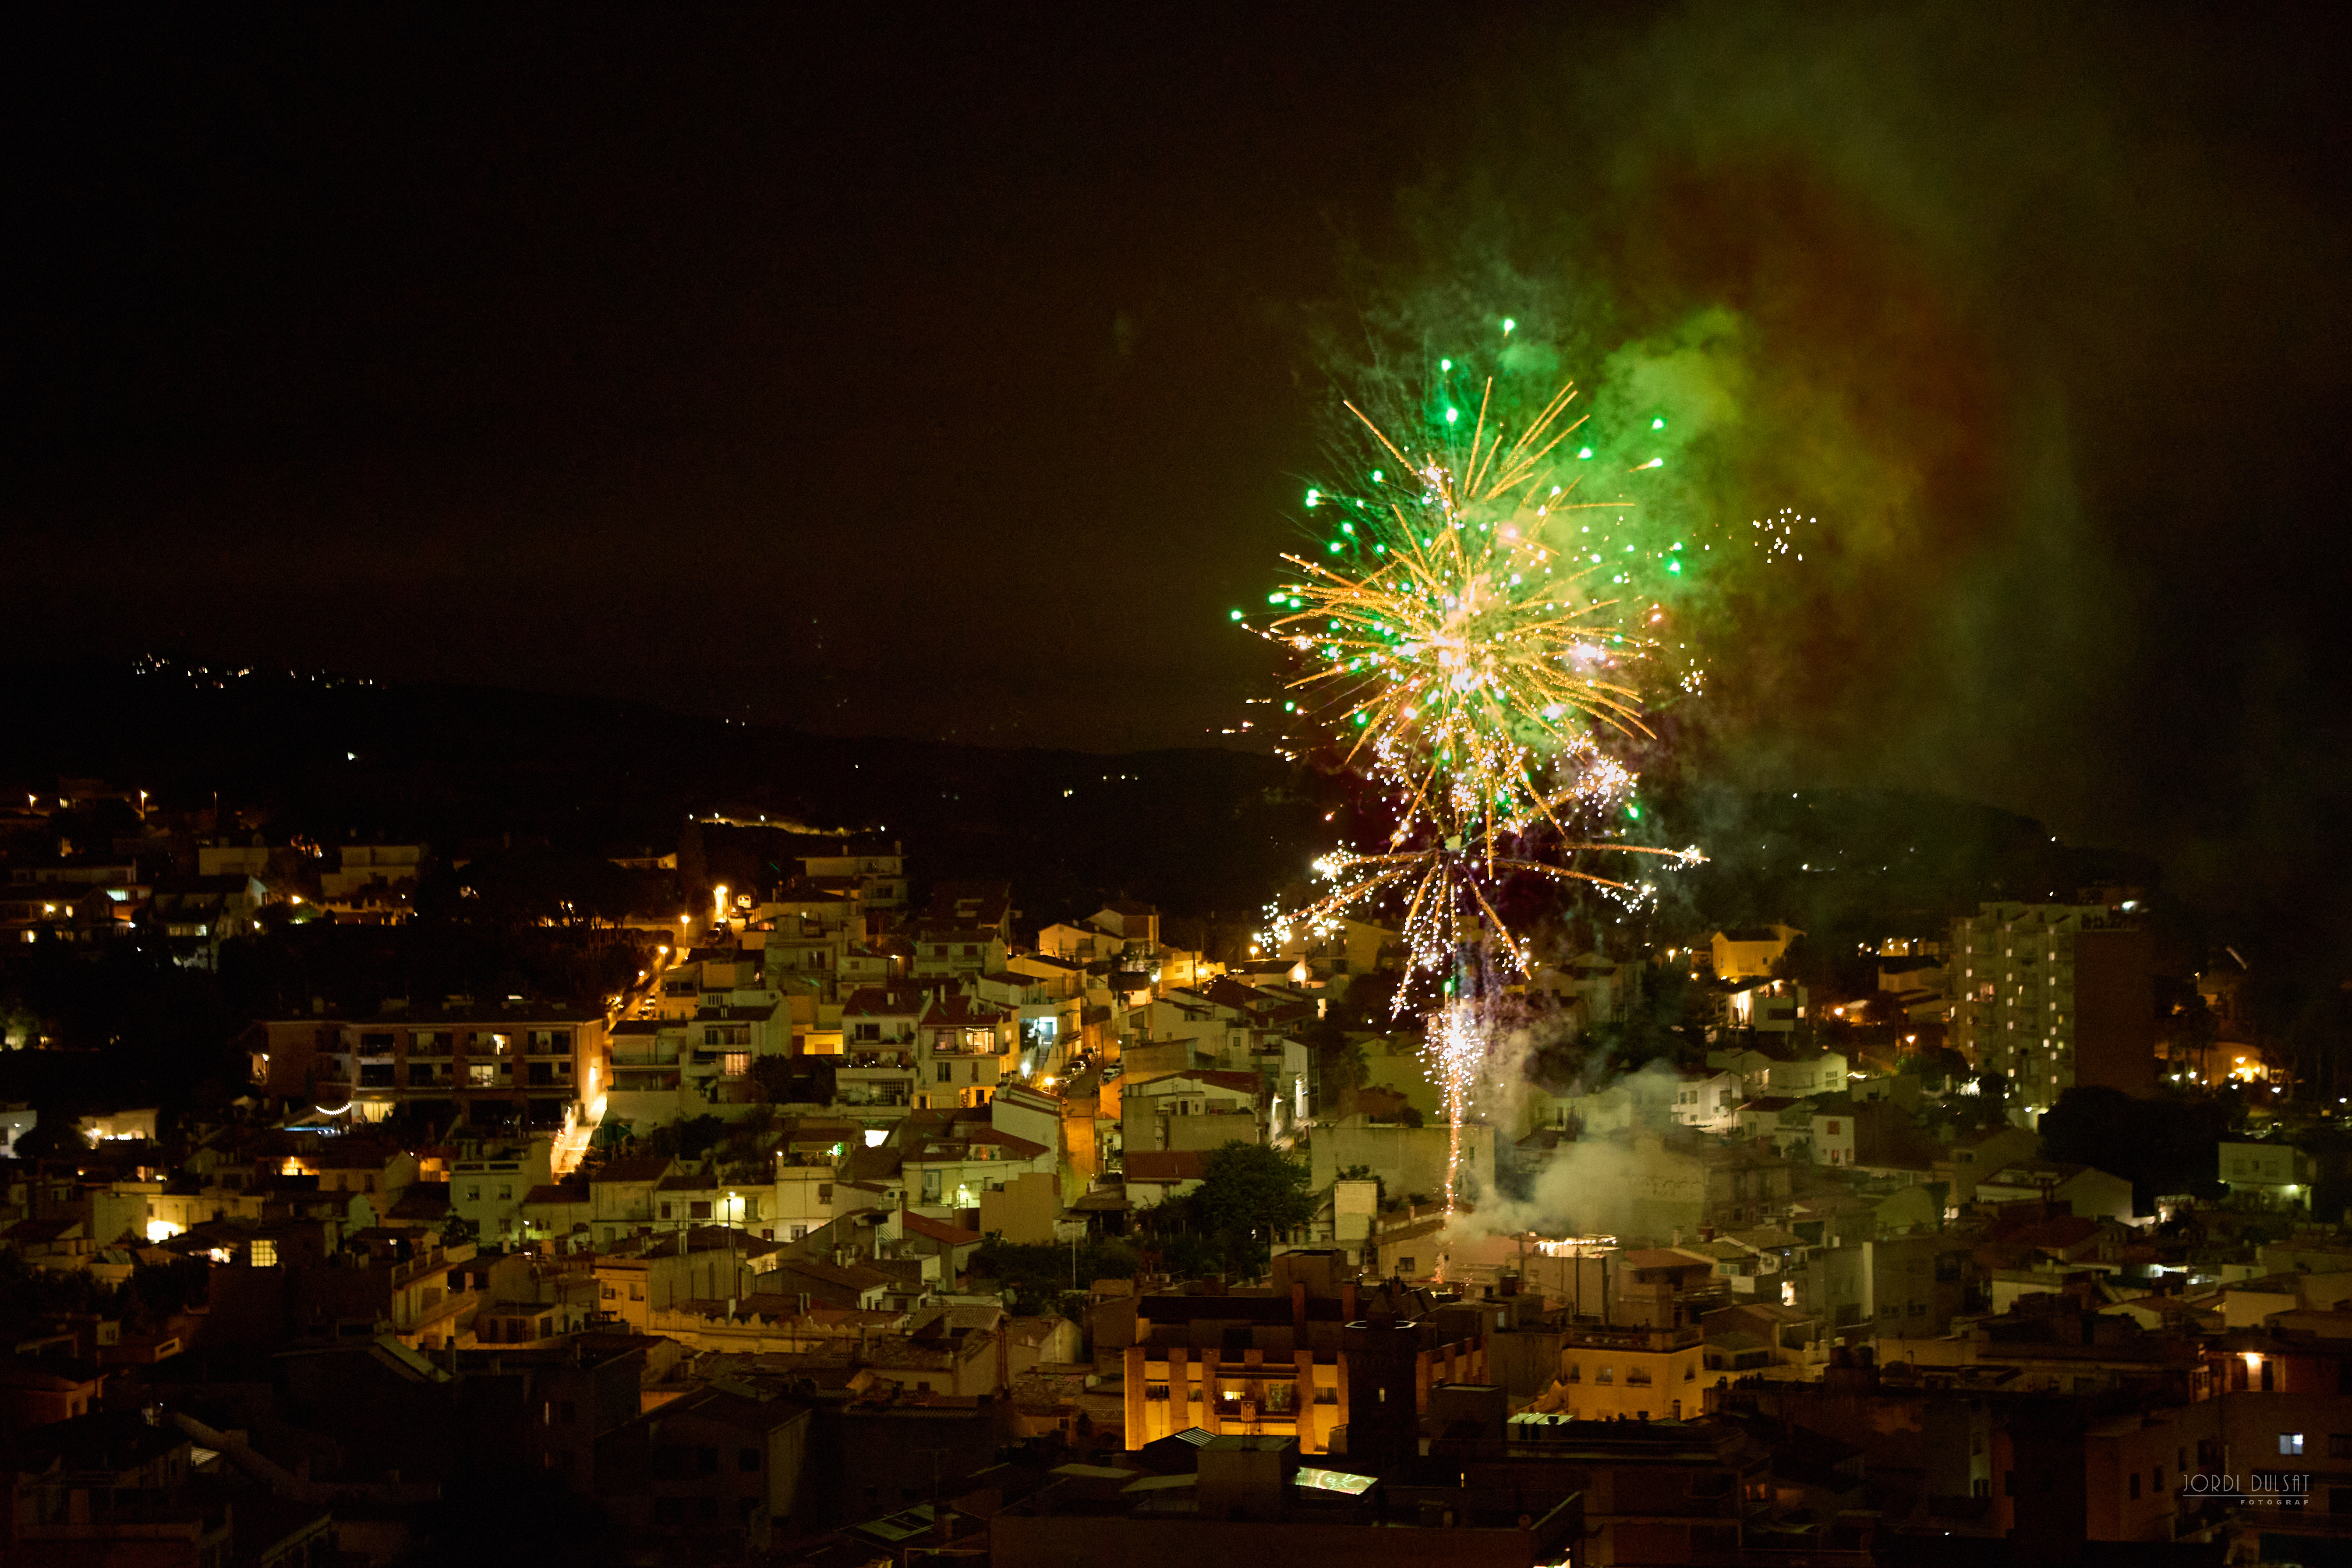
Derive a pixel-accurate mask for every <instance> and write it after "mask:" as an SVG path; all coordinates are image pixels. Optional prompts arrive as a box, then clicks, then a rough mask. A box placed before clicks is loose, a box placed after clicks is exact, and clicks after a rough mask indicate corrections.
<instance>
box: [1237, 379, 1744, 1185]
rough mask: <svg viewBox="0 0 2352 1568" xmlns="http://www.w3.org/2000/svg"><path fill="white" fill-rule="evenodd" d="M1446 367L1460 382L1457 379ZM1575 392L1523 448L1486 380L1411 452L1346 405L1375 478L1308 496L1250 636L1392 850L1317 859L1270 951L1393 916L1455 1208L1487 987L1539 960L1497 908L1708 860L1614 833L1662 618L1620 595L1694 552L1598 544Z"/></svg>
mask: <svg viewBox="0 0 2352 1568" xmlns="http://www.w3.org/2000/svg"><path fill="white" fill-rule="evenodd" d="M1441 368H1442V369H1443V370H1444V371H1447V372H1449V373H1450V372H1451V371H1453V369H1454V362H1453V361H1451V360H1447V361H1442V365H1441ZM1575 395H1576V394H1575V389H1574V388H1573V386H1572V385H1571V386H1563V387H1561V388H1560V389H1559V392H1556V393H1555V394H1554V395H1553V396H1552V397H1551V399H1550V400H1549V402H1546V403H1544V404H1543V406H1542V407H1541V408H1540V409H1539V410H1538V411H1537V412H1536V413H1535V414H1534V415H1533V417H1531V418H1529V419H1528V420H1527V421H1525V422H1524V423H1523V424H1522V425H1521V426H1520V428H1518V429H1517V431H1516V432H1513V431H1511V430H1509V429H1507V428H1506V423H1505V422H1504V421H1503V420H1501V419H1499V418H1497V417H1496V413H1495V410H1494V382H1492V380H1488V381H1487V382H1486V383H1485V386H1484V388H1483V390H1482V392H1481V394H1480V396H1479V398H1478V402H1477V407H1476V409H1475V413H1468V414H1466V415H1465V408H1464V407H1463V404H1464V403H1465V402H1467V401H1468V400H1467V399H1466V398H1464V399H1462V400H1460V401H1459V402H1457V401H1455V399H1454V397H1453V396H1452V395H1451V394H1450V393H1447V394H1442V395H1439V396H1437V397H1436V398H1434V399H1433V402H1432V403H1431V406H1430V414H1429V420H1428V429H1429V432H1430V440H1429V441H1428V442H1426V443H1424V444H1421V445H1420V446H1419V448H1418V449H1413V447H1412V444H1409V443H1407V442H1404V441H1401V440H1399V439H1397V438H1396V437H1394V436H1392V435H1391V434H1390V433H1389V432H1388V431H1385V430H1383V429H1382V428H1381V426H1380V425H1378V424H1377V423H1374V422H1373V421H1372V420H1371V419H1370V418H1369V417H1368V416H1367V415H1365V414H1364V413H1363V412H1362V411H1361V410H1360V409H1359V408H1357V407H1356V406H1355V405H1354V404H1353V403H1349V404H1348V405H1347V406H1348V410H1349V413H1351V414H1353V415H1354V416H1355V418H1356V420H1357V421H1358V422H1359V423H1360V424H1361V426H1362V428H1363V430H1364V431H1365V432H1366V433H1368V434H1369V436H1370V443H1371V444H1372V446H1373V448H1374V455H1373V461H1374V462H1375V463H1377V466H1373V465H1370V464H1368V465H1367V471H1368V472H1369V474H1370V485H1369V486H1366V487H1364V488H1363V489H1362V492H1361V493H1360V494H1358V493H1352V492H1350V491H1349V490H1348V489H1346V488H1344V487H1341V486H1317V487H1316V488H1314V489H1312V490H1309V491H1308V492H1307V497H1306V504H1307V507H1308V508H1309V509H1311V510H1313V511H1314V512H1315V513H1316V514H1317V515H1318V518H1319V519H1326V520H1327V521H1326V525H1325V528H1324V537H1323V540H1322V544H1321V548H1320V549H1318V550H1316V551H1311V552H1301V553H1297V554H1289V555H1286V556H1284V557H1283V558H1282V559H1283V560H1284V562H1285V563H1286V565H1287V566H1288V567H1290V568H1291V569H1292V570H1293V576H1292V579H1291V580H1289V581H1286V582H1285V583H1282V584H1281V585H1280V586H1278V587H1276V589H1275V590H1274V591H1272V592H1270V593H1269V594H1268V595H1267V596H1266V604H1267V608H1268V609H1269V611H1271V612H1272V618H1271V619H1270V620H1269V621H1268V622H1266V623H1265V625H1263V626H1262V627H1253V630H1255V631H1257V632H1259V634H1260V635H1262V636H1265V638H1267V639H1268V640H1269V641H1271V642H1274V643H1277V644H1279V645H1281V646H1283V647H1285V648H1286V650H1287V652H1288V653H1290V654H1291V655H1293V657H1294V658H1295V660H1296V661H1297V664H1300V665H1302V666H1304V669H1303V673H1301V674H1297V676H1296V678H1294V679H1293V680H1292V681H1291V682H1290V690H1291V692H1292V693H1293V694H1294V695H1292V696H1290V697H1289V698H1287V699H1286V701H1285V702H1284V705H1283V706H1284V711H1285V712H1286V713H1291V714H1294V715H1296V716H1297V717H1299V718H1302V719H1312V720H1314V721H1317V722H1318V723H1319V724H1320V725H1321V726H1322V727H1324V729H1325V730H1326V731H1328V733H1329V734H1330V735H1331V736H1332V737H1334V738H1335V740H1336V741H1337V742H1338V743H1339V745H1340V746H1341V747H1343V748H1344V753H1345V757H1346V760H1347V762H1348V764H1349V766H1350V767H1353V768H1357V769H1359V770H1360V771H1361V772H1362V773H1364V774H1365V775H1366V776H1368V777H1369V778H1370V779H1372V780H1373V781H1374V782H1375V783H1376V784H1378V785H1379V786H1381V789H1383V790H1384V791H1385V792H1387V793H1388V794H1389V795H1390V796H1391V799H1392V800H1394V802H1395V804H1396V806H1397V813H1396V821H1395V825H1394V827H1393V829H1392V830H1391V831H1390V832H1389V833H1388V835H1387V838H1386V841H1385V842H1383V843H1381V844H1380V845H1379V847H1378V848H1376V849H1372V850H1369V851H1366V852H1358V851H1355V850H1337V851H1334V852H1331V853H1329V854H1327V855H1325V856H1324V857H1323V858H1322V859H1320V860H1318V862H1316V864H1315V868H1314V869H1315V873H1316V874H1317V876H1318V878H1319V879H1320V881H1321V882H1322V883H1323V890H1322V893H1321V894H1320V896H1318V897H1316V898H1315V899H1313V900H1312V902H1310V903H1309V904H1307V906H1306V907H1304V908H1299V909H1294V910H1290V911H1286V912H1285V911H1269V912H1268V914H1269V915H1270V917H1271V918H1270V923H1269V929H1268V930H1266V931H1265V933H1263V934H1262V936H1261V940H1262V941H1264V942H1266V943H1270V944H1273V945H1275V946H1276V950H1279V949H1280V947H1281V946H1285V945H1287V944H1288V943H1290V942H1291V941H1292V940H1294V939H1296V938H1310V939H1311V938H1314V937H1318V936H1330V935H1332V934H1334V933H1336V932H1337V931H1338V930H1339V926H1340V923H1341V922H1342V921H1343V920H1344V919H1345V918H1346V917H1347V916H1348V915H1349V914H1350V913H1351V912H1355V911H1362V910H1368V909H1370V908H1373V907H1377V906H1380V905H1382V904H1397V903H1401V904H1402V906H1403V909H1404V917H1403V926H1402V937H1403V946H1404V951H1405V954H1406V974H1405V982H1404V986H1403V987H1402V988H1400V990H1399V992H1398V998H1397V1005H1398V1006H1399V1008H1400V1009H1402V1006H1403V1004H1404V998H1405V995H1406V993H1407V991H1408V990H1410V989H1411V988H1412V984H1413V982H1414V980H1415V979H1416V978H1417V977H1423V976H1426V977H1430V978H1432V979H1433V980H1434V981H1436V982H1438V985H1439V988H1440V994H1441V995H1442V997H1443V998H1444V999H1443V1000H1442V1001H1441V1002H1440V1003H1439V1005H1438V1007H1437V1009H1436V1010H1435V1011H1434V1012H1433V1013H1432V1014H1431V1015H1430V1017H1429V1019H1428V1035H1427V1040H1428V1044H1427V1048H1426V1049H1427V1053H1428V1057H1429V1060H1430V1063H1431V1067H1432V1071H1433V1075H1434V1076H1435V1077H1436V1079H1437V1080H1438V1082H1439V1083H1440V1085H1441V1087H1442V1089H1443V1092H1444V1101H1445V1114H1446V1121H1447V1125H1448V1128H1449V1134H1448V1155H1447V1162H1446V1186H1445V1197H1446V1207H1447V1209H1448V1211H1449V1212H1452V1211H1453V1210H1454V1208H1455V1207H1456V1205H1457V1202H1458V1200H1459V1198H1460V1197H1461V1194H1460V1193H1459V1190H1458V1177H1459V1175H1460V1162H1461V1151H1462V1128H1463V1124H1464V1122H1465V1119H1466V1118H1467V1117H1468V1116H1469V1115H1470V1113H1471V1111H1472V1108H1473V1102H1474V1099H1475V1088H1476V1085H1477V1083H1478V1082H1479V1080H1480V1077H1481V1075H1482V1074H1483V1073H1484V1071H1486V1064H1487V1057H1488V1054H1489V1051H1490V1049H1491V1042H1492V1040H1493V1037H1494V1030H1493V1028H1492V1027H1491V1022H1490V1020H1488V1019H1486V1005H1485V1003H1484V1002H1483V1000H1482V997H1483V994H1484V993H1485V992H1486V990H1487V989H1488V985H1487V981H1488V978H1489V977H1490V976H1491V977H1500V976H1502V975H1505V974H1508V973H1515V972H1516V973H1524V972H1525V971H1526V970H1527V969H1528V968H1529V967H1531V965H1532V963H1533V961H1534V953H1533V951H1532V949H1531V948H1530V947H1529V946H1528V945H1527V944H1526V943H1525V942H1524V941H1523V940H1522V939H1521V938H1520V937H1519V936H1517V935H1515V934H1514V933H1513V932H1512V931H1511V929H1510V927H1509V926H1508V925H1507V924H1506V922H1505V921H1504V919H1503V917H1502V915H1500V914H1499V913H1498V911H1497V910H1496V889H1497V888H1498V887H1499V885H1500V883H1502V882H1504V881H1506V880H1507V879H1511V878H1515V877H1534V878H1540V879H1545V880H1549V881H1551V882H1554V883H1562V884H1571V883H1572V884H1580V885H1583V886H1587V887H1591V888H1595V889H1598V890H1600V891H1601V892H1603V893H1605V894H1609V895H1611V896H1612V897H1615V898H1617V899H1619V900H1621V901H1622V902H1623V903H1624V904H1627V905H1629V906H1633V907H1638V906H1640V905H1642V904H1645V903H1647V902H1648V901H1650V900H1651V899H1653V898H1654V896H1655V891H1656V890H1655V887H1654V884H1653V883H1646V882H1640V881H1635V880H1633V879H1631V878H1630V877H1625V876H1611V875H1603V874H1601V873H1599V872H1596V871H1591V870H1587V869H1584V868H1583V867H1582V866H1581V865H1580V864H1578V863H1576V859H1577V857H1578V856H1579V855H1580V853H1582V852H1606V853H1611V854H1622V855H1633V856H1647V857H1655V858H1664V859H1667V860H1671V861H1673V862H1675V863H1677V864H1688V863H1692V862H1696V861H1697V860H1699V859H1701V858H1702V857H1701V856H1700V854H1699V852H1698V851H1697V849H1696V847H1695V846H1694V847H1691V848H1687V849H1682V850H1672V849H1660V848H1652V847H1647V846H1643V845H1637V844H1633V843H1627V842H1624V841H1622V839H1621V838H1620V837H1619V834H1620V833H1622V831H1624V824H1627V823H1632V822H1638V821H1640V820H1641V810H1640V808H1639V807H1638V805H1636V804H1635V787H1636V784H1637V782H1638V780H1637V779H1636V776H1635V775H1634V773H1633V771H1632V770H1631V769H1630V768H1627V767H1626V766H1625V765H1624V764H1623V763H1622V762H1621V761H1620V760H1618V759H1617V758H1615V757H1613V756H1612V755H1610V754H1609V752H1608V751H1607V750H1606V749H1604V746H1605V744H1607V743H1610V742H1627V741H1636V740H1641V739H1646V738H1648V737H1650V730H1649V728H1648V727H1647V726H1646V725H1645V724H1644V723H1643V698H1642V693H1641V687H1640V685H1639V682H1638V679H1637V677H1638V675H1639V674H1640V672H1641V668H1642V664H1643V661H1644V660H1645V659H1646V658H1648V657H1649V656H1650V655H1651V654H1653V653H1654V652H1656V651H1657V650H1658V648H1659V646H1660V644H1659V643H1658V641H1657V639H1658V637H1659V635H1660V634H1661V632H1662V629H1663V628H1664V623H1665V622H1666V620H1667V613H1668V612H1667V605H1666V603H1665V602H1664V601H1662V600H1660V599H1657V598H1653V597H1650V596H1647V595H1644V594H1643V592H1642V591H1640V589H1639V587H1638V585H1636V586H1635V587H1633V588H1628V586H1627V584H1628V581H1629V576H1630V575H1631V573H1632V572H1633V569H1634V568H1635V566H1636V565H1637V563H1646V564H1649V565H1652V566H1654V567H1655V568H1656V569H1658V570H1663V571H1664V572H1665V573H1667V574H1669V576H1670V577H1671V578H1679V576H1680V574H1681V572H1682V570H1683V556H1682V551H1683V545H1682V543H1681V542H1680V541H1676V542H1675V544H1674V545H1673V547H1672V549H1670V550H1659V551H1656V552H1654V555H1653V556H1652V557H1647V558H1644V557H1643V556H1641V553H1640V552H1639V551H1638V550H1637V549H1636V547H1635V546H1634V545H1633V544H1630V543H1624V544H1614V543H1612V538H1611V537H1610V535H1609V532H1608V529H1607V528H1605V527H1604V528H1603V532H1602V536H1601V538H1595V537H1594V535H1593V522H1594V521H1595V520H1602V521H1603V522H1604V523H1605V520H1606V519H1607V518H1608V517H1610V516H1612V515H1613V514H1615V513H1617V512H1620V511H1622V508H1623V507H1625V506H1627V505H1628V503H1624V502H1616V501H1600V502H1586V501H1582V500H1580V499H1579V498H1578V497H1577V488H1578V483H1579V479H1580V476H1582V475H1585V474H1589V473H1591V468H1590V467H1589V466H1584V465H1589V464H1590V461H1591V457H1592V454H1593V448H1592V447H1591V446H1589V445H1575V446H1571V445H1570V444H1569V442H1570V436H1571V435H1572V434H1574V433H1575V432H1576V431H1577V430H1578V429H1579V428H1580V426H1581V425H1582V423H1584V422H1583V420H1582V419H1580V418H1573V419H1572V418H1571V417H1570V405H1571V403H1572V402H1573V400H1574V398H1575ZM1652 426H1653V428H1654V429H1663V428H1664V420H1663V419H1657V420H1654V421H1652ZM1465 430H1466V435H1467V438H1466V440H1465ZM1662 464H1663V459H1658V458H1653V459H1651V460H1649V461H1646V462H1643V463H1639V464H1635V465H1633V467H1632V468H1631V469H1630V470H1628V472H1632V473H1639V472H1642V471H1643V470H1648V469H1655V468H1657V467H1659V466H1661V465H1662ZM1391 465H1393V466H1391ZM1391 475H1393V476H1394V477H1391ZM1684 684H1685V685H1686V686H1687V687H1689V688H1691V689H1696V671H1695V670H1693V671H1691V672H1688V673H1687V674H1685V676H1684Z"/></svg>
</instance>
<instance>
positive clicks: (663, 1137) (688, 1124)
mask: <svg viewBox="0 0 2352 1568" xmlns="http://www.w3.org/2000/svg"><path fill="white" fill-rule="evenodd" d="M726 1133H727V1124H726V1123H724V1122H722V1121H720V1120H719V1118H718V1117H716V1116H710V1115H702V1116H694V1117H690V1118H688V1120H686V1121H683V1122H672V1123H671V1124H669V1125H667V1126H666V1127H656V1128H655V1129H654V1130H653V1132H652V1133H651V1134H649V1135H648V1136H647V1137H646V1145H648V1146H649V1147H651V1148H652V1150H653V1152H654V1153H655V1154H657V1155H675V1156H677V1158H679V1159H682V1160H693V1159H699V1158H701V1157H702V1155H703V1154H704V1152H705V1151H707V1150H708V1149H709V1147H710V1145H713V1144H715V1143H717V1142H718V1141H719V1139H720V1138H721V1137H724V1136H725V1135H726Z"/></svg>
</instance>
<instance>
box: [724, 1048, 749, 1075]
mask: <svg viewBox="0 0 2352 1568" xmlns="http://www.w3.org/2000/svg"><path fill="white" fill-rule="evenodd" d="M719 1071H721V1072H723V1073H725V1074H726V1075H727V1076H728V1077H730V1078H740V1077H742V1076H743V1075H744V1074H745V1073H747V1072H749V1071H751V1052H750V1051H729V1052H728V1053H727V1054H726V1055H724V1056H722V1057H720V1058H719Z"/></svg>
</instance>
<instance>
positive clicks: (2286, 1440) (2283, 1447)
mask: <svg viewBox="0 0 2352 1568" xmlns="http://www.w3.org/2000/svg"><path fill="white" fill-rule="evenodd" d="M257 1245H258V1243H257ZM2279 1452H2280V1453H2282V1454H2300V1453H2302V1452H2303V1434H2302V1433H2300V1432H2281V1433H2280V1434H2279Z"/></svg>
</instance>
